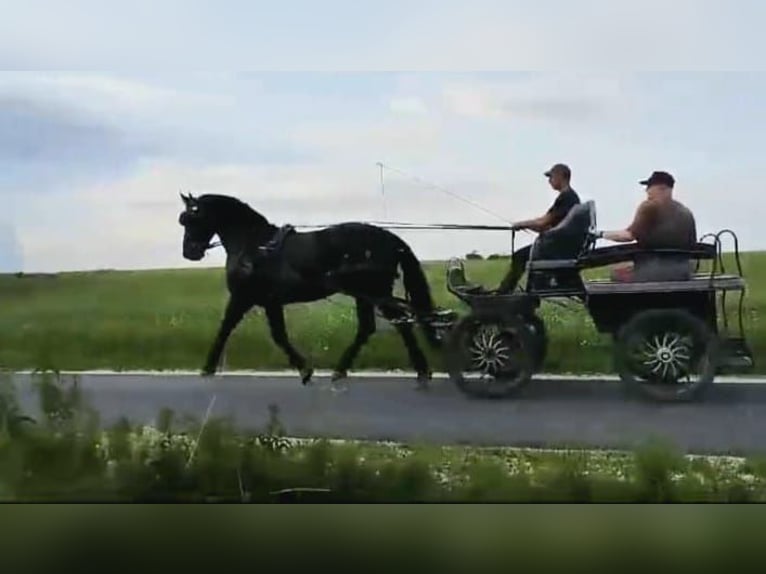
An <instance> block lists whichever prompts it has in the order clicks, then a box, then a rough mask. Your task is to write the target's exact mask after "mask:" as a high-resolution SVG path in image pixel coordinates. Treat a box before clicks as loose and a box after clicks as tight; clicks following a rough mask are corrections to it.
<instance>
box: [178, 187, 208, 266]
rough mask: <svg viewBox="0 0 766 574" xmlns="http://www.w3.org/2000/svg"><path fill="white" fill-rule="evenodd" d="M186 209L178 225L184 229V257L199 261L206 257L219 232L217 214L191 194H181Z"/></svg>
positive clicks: (179, 218)
mask: <svg viewBox="0 0 766 574" xmlns="http://www.w3.org/2000/svg"><path fill="white" fill-rule="evenodd" d="M181 199H182V200H183V202H184V206H185V209H184V211H182V212H181V215H180V216H179V217H178V223H180V224H181V225H182V226H183V227H184V230H185V231H184V243H183V256H184V257H185V258H186V259H189V260H191V261H199V260H201V259H202V258H203V257H204V256H205V252H206V251H207V249H208V247H209V246H210V241H211V240H212V239H213V236H214V235H215V234H216V233H217V231H218V229H217V228H218V222H217V221H216V219H217V218H216V214H215V213H213V212H212V210H211V209H210V208H209V207H208V206H206V205H205V202H203V201H200V200H199V199H198V198H195V197H193V196H192V195H191V194H188V195H184V194H183V193H182V194H181Z"/></svg>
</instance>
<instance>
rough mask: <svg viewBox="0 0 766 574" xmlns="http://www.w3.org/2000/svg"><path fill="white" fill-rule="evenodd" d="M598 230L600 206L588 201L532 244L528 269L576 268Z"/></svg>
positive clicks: (570, 212) (575, 208) (576, 206)
mask: <svg viewBox="0 0 766 574" xmlns="http://www.w3.org/2000/svg"><path fill="white" fill-rule="evenodd" d="M595 229H596V204H595V203H594V202H593V201H592V200H591V201H586V202H585V203H581V204H579V205H575V206H574V207H573V208H572V209H570V210H569V213H567V215H566V217H564V219H562V220H561V222H560V223H559V224H558V225H557V226H556V227H554V228H553V229H550V230H548V231H545V232H543V233H541V234H540V236H539V237H538V238H537V239H536V240H535V242H534V243H533V245H532V250H531V254H530V258H529V264H528V266H527V269H529V270H530V271H532V270H542V269H567V268H574V267H576V266H577V264H578V259H579V258H580V256H581V255H582V254H583V252H584V251H586V250H587V248H588V245H589V243H590V237H591V235H590V234H591V232H593V231H595Z"/></svg>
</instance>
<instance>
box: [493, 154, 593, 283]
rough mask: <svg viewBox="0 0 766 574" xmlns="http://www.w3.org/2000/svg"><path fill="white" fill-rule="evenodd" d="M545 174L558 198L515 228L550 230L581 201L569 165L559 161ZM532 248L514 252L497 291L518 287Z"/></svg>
mask: <svg viewBox="0 0 766 574" xmlns="http://www.w3.org/2000/svg"><path fill="white" fill-rule="evenodd" d="M544 175H545V177H547V178H548V183H549V185H550V186H551V187H552V188H553V189H554V190H556V191H557V192H558V196H557V197H556V200H555V201H554V202H553V205H551V207H550V208H549V209H548V211H546V212H545V213H544V214H543V215H541V216H540V217H537V218H535V219H528V220H526V221H519V222H518V223H514V224H513V229H515V230H517V231H518V230H521V229H529V230H531V231H536V232H537V233H542V232H544V231H548V230H549V229H553V228H554V227H556V226H557V225H558V224H559V223H561V221H562V220H563V219H564V218H565V217H566V216H567V214H568V213H569V210H570V209H572V208H573V207H574V206H575V205H578V204H579V203H580V196H578V195H577V192H575V190H574V189H572V186H571V185H570V182H571V179H572V171H571V170H570V169H569V166H567V165H565V164H563V163H557V164H556V165H554V166H553V167H552V168H551V169H549V170H548V171H546V172H545V174H544ZM531 249H532V246H531V245H528V246H526V247H523V248H521V249H519V250H518V251H516V252H515V253H514V254H513V256H512V259H511V268H510V270H509V271H508V273H507V274H506V276H505V278H504V279H503V281H502V282H501V283H500V286H499V287H498V288H497V290H496V293H509V292H511V291H513V290H514V289H515V288H516V284H517V283H518V282H519V279H521V276H522V275H524V271H525V269H526V267H527V262H528V261H529V254H530V251H531Z"/></svg>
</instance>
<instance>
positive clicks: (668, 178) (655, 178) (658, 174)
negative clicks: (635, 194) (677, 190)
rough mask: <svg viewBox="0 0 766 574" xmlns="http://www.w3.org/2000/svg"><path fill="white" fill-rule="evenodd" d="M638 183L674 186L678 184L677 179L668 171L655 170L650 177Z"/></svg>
mask: <svg viewBox="0 0 766 574" xmlns="http://www.w3.org/2000/svg"><path fill="white" fill-rule="evenodd" d="M638 183H640V184H641V185H645V186H647V187H648V186H651V185H657V184H660V185H667V186H668V187H673V186H674V185H675V184H676V180H675V179H674V178H673V176H672V175H670V174H669V173H668V172H666V171H655V172H654V173H652V175H651V176H649V179H645V180H643V181H639V182H638Z"/></svg>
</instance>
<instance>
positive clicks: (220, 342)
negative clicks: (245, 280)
mask: <svg viewBox="0 0 766 574" xmlns="http://www.w3.org/2000/svg"><path fill="white" fill-rule="evenodd" d="M252 306H253V305H252V303H247V302H246V301H245V300H244V299H242V298H241V297H234V296H231V297H229V302H228V303H227V304H226V310H225V311H224V314H223V320H222V321H221V325H220V326H219V327H218V333H217V334H216V337H215V340H214V341H213V345H212V347H211V348H210V352H209V353H208V356H207V361H205V366H204V368H203V369H202V374H203V375H212V374H214V373H215V371H216V369H217V368H218V364H219V362H220V360H221V354H222V353H223V348H224V347H225V346H226V341H227V340H228V339H229V335H231V332H232V331H233V330H234V328H235V327H236V326H237V325H238V324H239V322H240V321H241V320H242V317H244V316H245V313H247V311H248V310H249V309H250V307H252Z"/></svg>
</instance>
